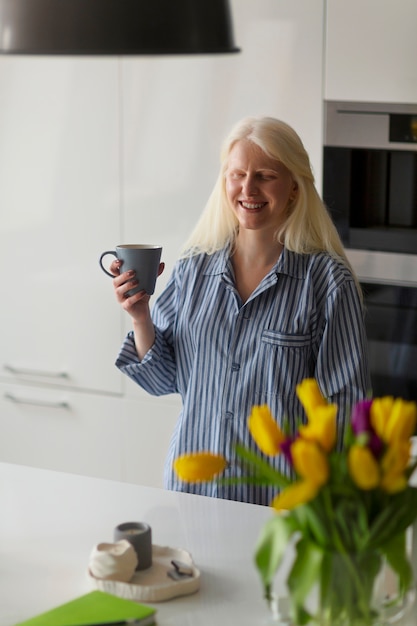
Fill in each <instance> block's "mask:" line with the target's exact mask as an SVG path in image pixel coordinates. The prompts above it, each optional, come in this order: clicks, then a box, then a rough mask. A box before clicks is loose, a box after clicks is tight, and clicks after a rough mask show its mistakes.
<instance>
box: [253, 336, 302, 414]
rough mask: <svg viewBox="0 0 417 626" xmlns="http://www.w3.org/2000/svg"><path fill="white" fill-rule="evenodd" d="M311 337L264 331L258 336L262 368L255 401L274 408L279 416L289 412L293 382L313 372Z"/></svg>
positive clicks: (292, 395) (292, 394)
mask: <svg viewBox="0 0 417 626" xmlns="http://www.w3.org/2000/svg"><path fill="white" fill-rule="evenodd" d="M311 343H312V339H311V335H296V334H286V333H282V332H278V331H274V330H264V331H263V333H262V336H261V346H262V347H261V354H262V357H261V359H262V361H261V362H262V366H261V368H260V370H261V373H260V372H258V385H257V392H258V402H260V403H261V404H263V403H267V404H269V405H270V406H271V407H273V406H274V407H275V412H276V413H275V414H277V415H279V414H282V413H286V414H287V415H288V411H290V410H291V407H290V406H289V405H287V402H288V401H290V399H291V398H293V397H294V388H295V384H296V382H299V381H300V380H301V379H302V378H310V377H311V376H312V375H313V372H314V364H313V363H312V357H311V355H312V347H311Z"/></svg>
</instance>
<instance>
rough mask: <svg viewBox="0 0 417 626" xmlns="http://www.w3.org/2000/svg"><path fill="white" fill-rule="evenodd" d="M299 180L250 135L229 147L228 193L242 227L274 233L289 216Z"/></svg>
mask: <svg viewBox="0 0 417 626" xmlns="http://www.w3.org/2000/svg"><path fill="white" fill-rule="evenodd" d="M296 191H297V184H296V182H295V181H294V179H293V177H292V175H291V173H290V171H289V170H288V169H287V168H286V167H285V165H283V164H282V163H280V162H279V161H276V160H275V159H272V158H271V157H269V156H268V155H267V154H265V152H263V150H261V148H260V147H259V146H257V145H256V144H254V143H253V142H251V141H248V140H247V139H242V140H240V141H237V142H236V143H235V145H234V146H233V148H232V149H231V151H230V154H229V158H228V166H227V169H226V195H227V198H228V201H229V204H230V206H231V208H232V209H233V211H234V213H235V215H236V217H237V219H238V222H239V229H242V228H244V229H248V230H264V229H267V230H270V231H271V232H272V233H275V232H276V231H277V230H278V229H279V228H280V227H281V226H282V224H283V223H284V221H285V219H286V217H287V206H288V204H289V202H290V200H292V199H293V198H294V197H295V194H296Z"/></svg>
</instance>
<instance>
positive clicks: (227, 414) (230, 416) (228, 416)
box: [226, 411, 233, 420]
mask: <svg viewBox="0 0 417 626" xmlns="http://www.w3.org/2000/svg"><path fill="white" fill-rule="evenodd" d="M226 419H227V420H231V419H233V413H232V412H231V411H226Z"/></svg>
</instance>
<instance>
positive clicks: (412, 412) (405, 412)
mask: <svg viewBox="0 0 417 626" xmlns="http://www.w3.org/2000/svg"><path fill="white" fill-rule="evenodd" d="M416 421H417V404H416V403H415V402H408V401H407V400H402V399H401V398H397V399H396V400H394V403H393V406H392V410H391V415H390V418H389V420H388V424H387V428H386V441H387V442H390V441H397V440H399V439H401V440H406V439H410V437H412V436H413V435H414V431H415V429H416Z"/></svg>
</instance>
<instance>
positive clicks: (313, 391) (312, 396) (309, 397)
mask: <svg viewBox="0 0 417 626" xmlns="http://www.w3.org/2000/svg"><path fill="white" fill-rule="evenodd" d="M295 391H296V394H297V396H298V399H299V400H300V402H301V404H302V405H303V407H304V410H305V412H306V414H307V417H310V416H314V411H315V410H316V409H317V407H319V406H326V405H327V400H326V399H325V398H324V397H323V394H322V393H321V391H320V388H319V386H318V384H317V381H316V380H315V378H305V379H304V380H302V381H301V383H300V384H299V385H297V386H296V388H295Z"/></svg>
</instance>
